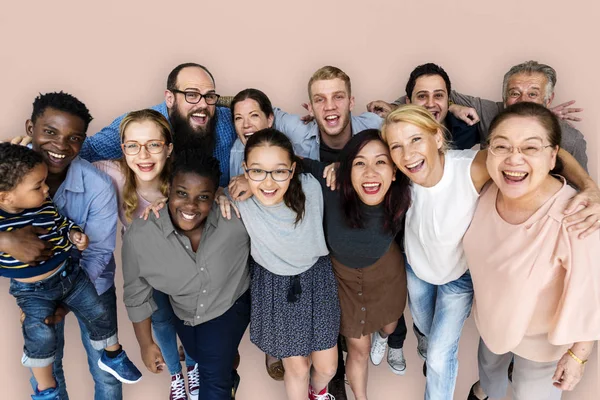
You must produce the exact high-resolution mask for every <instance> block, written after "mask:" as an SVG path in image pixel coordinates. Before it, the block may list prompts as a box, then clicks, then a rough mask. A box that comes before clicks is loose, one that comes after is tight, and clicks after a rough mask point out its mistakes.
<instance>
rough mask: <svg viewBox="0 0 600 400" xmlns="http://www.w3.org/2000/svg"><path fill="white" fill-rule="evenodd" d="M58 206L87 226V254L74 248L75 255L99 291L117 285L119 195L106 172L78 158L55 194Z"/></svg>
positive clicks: (82, 227) (74, 258)
mask: <svg viewBox="0 0 600 400" xmlns="http://www.w3.org/2000/svg"><path fill="white" fill-rule="evenodd" d="M52 200H53V201H54V204H56V208H57V209H58V211H59V212H60V213H61V214H62V215H65V216H66V217H68V218H69V219H71V220H72V221H73V222H75V223H76V224H77V225H79V226H80V227H81V229H83V231H84V232H85V234H86V235H87V236H88V237H89V246H88V248H87V249H86V250H84V251H83V253H80V252H79V251H78V250H77V249H75V247H73V250H72V254H71V256H72V257H73V260H75V261H77V260H79V265H80V266H81V267H82V268H83V269H84V270H85V272H86V273H87V275H88V276H89V278H90V280H91V281H92V283H93V284H94V286H95V288H96V291H97V292H98V294H102V293H104V292H105V291H107V290H108V289H109V288H110V287H111V286H113V285H114V284H115V259H114V257H113V252H114V250H115V245H116V239H117V217H118V212H117V194H116V192H115V188H114V186H113V184H112V182H111V180H110V177H109V176H108V175H106V174H105V173H104V172H102V171H99V170H98V169H96V167H94V166H93V165H92V164H90V163H89V162H87V161H85V160H84V159H82V158H80V157H76V158H75V159H74V160H73V161H72V162H71V165H70V166H69V170H68V171H67V177H66V178H65V180H64V181H63V183H62V184H61V185H60V187H59V188H58V190H57V191H56V194H55V195H54V196H53V197H52Z"/></svg>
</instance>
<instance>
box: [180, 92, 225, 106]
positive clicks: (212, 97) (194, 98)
mask: <svg viewBox="0 0 600 400" xmlns="http://www.w3.org/2000/svg"><path fill="white" fill-rule="evenodd" d="M170 90H171V92H173V93H181V94H183V95H184V96H185V101H187V102H188V103H190V104H198V103H200V100H202V98H203V97H204V101H206V104H208V105H209V106H212V105H214V104H217V101H219V97H221V95H218V94H216V93H206V94H202V93H199V92H184V91H183V90H177V89H170Z"/></svg>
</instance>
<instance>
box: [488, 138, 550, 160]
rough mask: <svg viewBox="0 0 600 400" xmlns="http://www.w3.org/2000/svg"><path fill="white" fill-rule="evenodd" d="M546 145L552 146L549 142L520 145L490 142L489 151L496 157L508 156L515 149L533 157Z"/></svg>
mask: <svg viewBox="0 0 600 400" xmlns="http://www.w3.org/2000/svg"><path fill="white" fill-rule="evenodd" d="M547 147H553V146H552V145H551V144H548V145H546V146H544V145H542V144H541V143H540V144H534V143H528V144H524V145H522V146H513V145H510V144H508V143H506V142H492V143H491V144H490V152H491V153H492V154H493V155H495V156H498V157H504V156H508V155H511V154H513V153H514V151H515V149H516V150H517V151H518V152H519V153H521V154H523V155H526V156H530V157H535V156H539V155H540V154H541V153H542V151H544V149H545V148H547Z"/></svg>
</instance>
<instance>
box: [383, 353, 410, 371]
mask: <svg viewBox="0 0 600 400" xmlns="http://www.w3.org/2000/svg"><path fill="white" fill-rule="evenodd" d="M387 362H388V365H389V366H390V369H391V370H392V372H393V373H395V374H396V375H404V374H405V373H406V359H405V358H404V350H402V349H394V348H391V347H390V348H389V349H388V356H387Z"/></svg>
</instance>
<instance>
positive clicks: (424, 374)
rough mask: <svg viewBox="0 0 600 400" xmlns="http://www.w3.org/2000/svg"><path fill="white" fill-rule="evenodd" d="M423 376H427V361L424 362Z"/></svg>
mask: <svg viewBox="0 0 600 400" xmlns="http://www.w3.org/2000/svg"><path fill="white" fill-rule="evenodd" d="M423 376H424V377H426V378H427V361H424V362H423Z"/></svg>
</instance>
